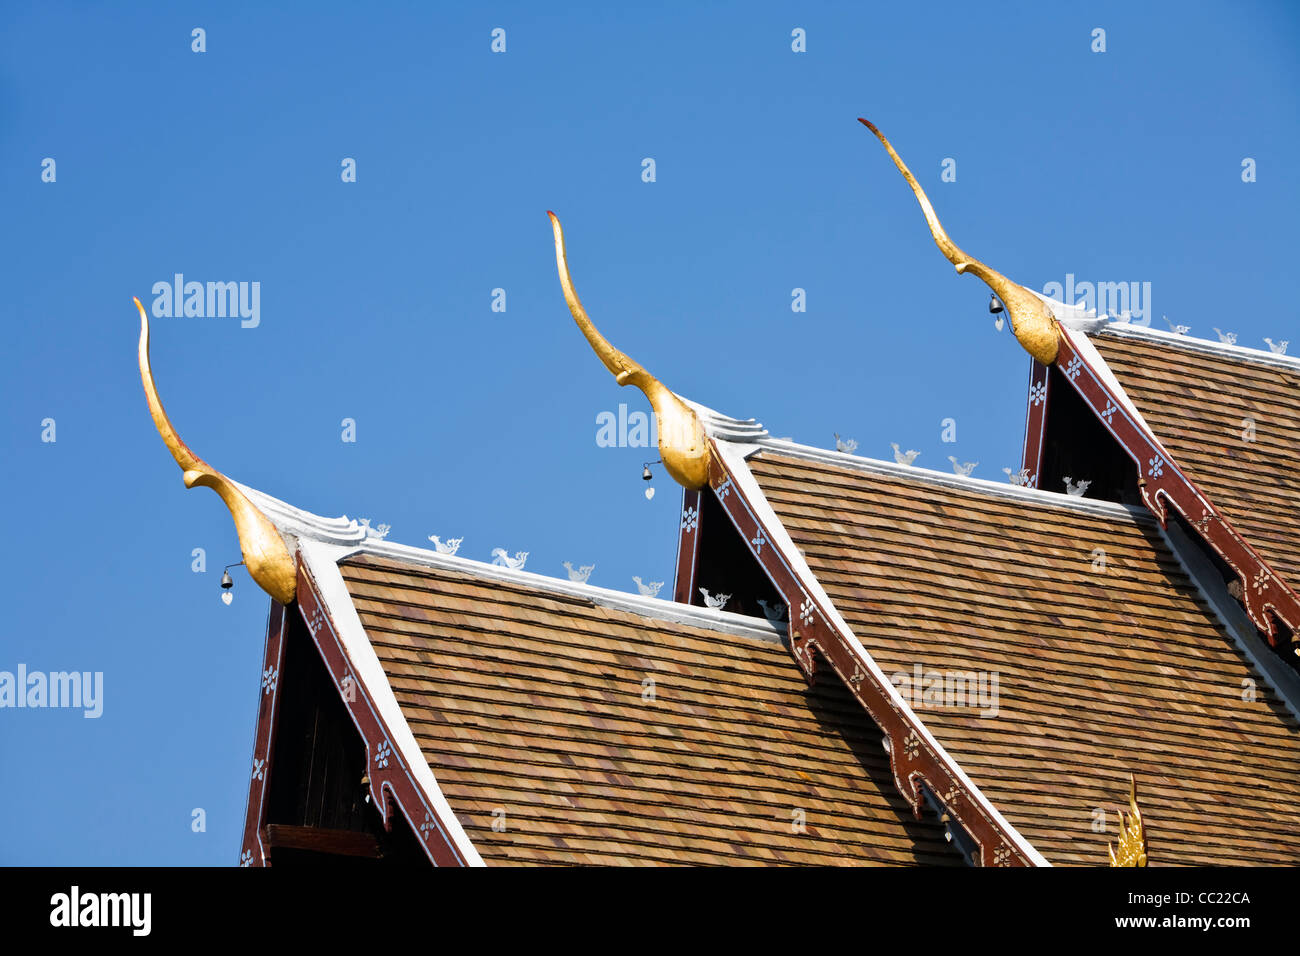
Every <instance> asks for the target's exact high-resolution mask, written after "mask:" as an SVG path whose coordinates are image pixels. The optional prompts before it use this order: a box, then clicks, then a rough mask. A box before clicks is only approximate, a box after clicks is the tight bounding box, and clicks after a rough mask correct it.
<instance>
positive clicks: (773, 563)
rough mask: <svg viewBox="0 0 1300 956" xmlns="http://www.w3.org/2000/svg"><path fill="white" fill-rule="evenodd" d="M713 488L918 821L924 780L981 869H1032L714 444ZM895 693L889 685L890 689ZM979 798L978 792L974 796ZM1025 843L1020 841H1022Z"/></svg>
mask: <svg viewBox="0 0 1300 956" xmlns="http://www.w3.org/2000/svg"><path fill="white" fill-rule="evenodd" d="M710 443H711V444H712V445H713V454H712V455H711V456H710V461H709V485H710V486H711V487H712V488H713V492H714V494H715V495H716V496H717V498H718V501H719V502H720V503H721V505H722V508H723V510H724V511H725V512H726V514H727V516H728V517H729V518H730V519H731V523H732V524H733V525H734V526H735V528H736V530H737V531H738V532H740V535H741V537H742V538H743V539H744V540H745V541H746V542H747V543H748V547H749V551H750V554H752V555H753V556H754V559H755V560H756V561H757V562H758V563H759V565H760V566H761V567H762V568H763V570H764V572H765V573H766V574H767V577H768V579H769V580H770V581H771V582H772V584H773V585H774V586H775V587H776V589H777V591H779V592H780V594H781V597H782V600H784V601H785V604H786V608H787V615H786V616H787V617H788V618H789V624H788V633H789V637H790V649H791V652H792V653H793V655H794V659H795V662H796V663H797V664H798V665H799V668H800V669H801V670H802V671H803V672H804V676H805V677H806V678H807V679H808V681H809V683H811V682H812V681H813V678H814V676H815V669H816V657H815V654H814V651H820V652H821V655H822V657H823V658H824V659H825V660H826V661H828V662H829V663H830V665H831V668H832V669H833V670H834V671H835V673H836V674H837V675H839V677H840V679H841V680H843V681H844V685H845V686H846V687H847V688H848V689H849V691H850V692H851V693H852V694H853V696H854V697H855V698H856V699H857V701H858V703H860V704H861V705H862V707H863V709H865V710H866V712H867V714H868V715H869V716H870V717H871V719H872V720H873V721H875V723H876V725H877V726H878V727H879V728H880V729H881V731H882V732H883V733H884V734H885V738H886V740H887V741H888V749H889V764H890V769H891V771H892V773H893V776H894V784H895V786H897V787H898V790H899V792H900V793H901V794H902V795H903V797H904V798H905V799H906V800H907V801H908V803H909V805H910V806H911V807H912V812H913V813H914V814H915V815H916V817H917V819H920V817H921V810H922V807H923V805H924V802H925V797H924V795H923V793H922V792H921V785H922V783H924V784H925V785H926V787H927V788H928V789H929V791H930V793H931V794H932V796H933V797H934V799H935V800H936V801H937V802H938V803H940V804H942V806H943V808H944V810H946V811H947V812H948V813H950V814H951V815H952V816H953V818H954V819H956V820H957V821H958V822H960V823H961V825H962V826H963V827H964V828H965V829H966V831H967V833H969V834H970V836H971V838H972V839H973V840H974V841H975V843H976V844H977V846H978V847H979V853H980V863H981V865H983V866H1035V865H1038V864H1037V861H1035V860H1032V859H1030V858H1029V857H1028V856H1026V855H1025V854H1024V853H1023V852H1022V851H1021V850H1020V848H1019V846H1018V845H1017V843H1016V840H1015V839H1014V838H1013V836H1012V832H1013V831H1011V830H1010V828H1009V825H1007V824H1005V823H1003V822H1000V821H999V820H997V819H995V818H994V817H993V816H991V815H990V814H989V813H988V812H987V811H986V810H985V808H984V807H983V806H981V804H980V800H984V799H986V798H984V797H983V795H982V794H980V795H979V800H976V799H973V794H972V788H971V786H970V784H968V783H967V782H965V781H964V780H963V775H962V774H961V773H960V772H959V771H958V770H957V768H956V764H955V763H954V762H952V759H951V758H950V757H949V756H948V755H947V754H943V753H940V752H938V751H937V750H936V749H935V748H934V747H932V746H931V744H930V741H931V740H933V738H932V737H931V736H930V734H929V733H928V732H927V731H925V730H924V728H923V726H922V724H921V721H920V720H919V719H918V718H917V717H916V715H914V714H910V713H906V712H904V710H903V709H901V708H900V707H899V706H898V704H897V703H896V701H895V700H894V698H893V697H892V696H891V694H890V693H889V690H887V689H886V687H885V684H884V683H883V682H882V680H881V679H880V678H878V677H877V676H876V672H878V670H879V668H877V667H875V666H874V662H870V663H868V661H869V658H866V657H864V656H863V652H861V651H859V649H858V648H857V647H854V646H853V642H851V641H849V640H848V639H847V638H846V635H844V634H842V633H840V631H839V630H838V628H837V626H836V625H835V624H834V623H832V619H831V617H830V615H829V614H828V613H827V609H826V608H825V607H823V606H822V604H821V601H820V600H818V599H817V598H815V597H813V596H811V595H810V594H808V592H807V590H805V588H804V586H803V584H802V583H801V582H800V580H799V576H798V574H796V572H795V571H794V570H793V569H792V568H791V567H790V564H789V562H788V561H787V560H786V557H785V555H784V554H782V552H781V549H780V548H778V547H777V546H775V545H773V544H772V541H771V538H772V529H770V528H767V527H766V526H764V524H763V522H762V521H761V520H760V519H759V518H758V517H757V514H756V511H755V508H754V507H753V505H752V503H751V502H750V501H749V499H748V498H747V496H746V495H745V493H744V492H743V491H742V490H741V488H740V487H739V485H740V483H739V482H738V481H736V480H735V476H733V475H732V473H731V472H730V470H729V469H728V468H727V466H726V465H725V464H724V463H723V459H722V456H721V454H720V453H719V451H718V447H717V443H716V442H714V441H712V439H710ZM890 689H892V687H891V688H890ZM975 793H978V791H975ZM1021 839H1023V838H1021Z"/></svg>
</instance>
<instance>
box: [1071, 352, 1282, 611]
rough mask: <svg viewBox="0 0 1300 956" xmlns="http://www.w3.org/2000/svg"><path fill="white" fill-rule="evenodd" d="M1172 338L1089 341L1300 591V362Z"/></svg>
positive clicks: (1171, 445) (1165, 439)
mask: <svg viewBox="0 0 1300 956" xmlns="http://www.w3.org/2000/svg"><path fill="white" fill-rule="evenodd" d="M1168 339H1169V337H1167V336H1166V337H1164V339H1163V340H1162V339H1161V338H1157V337H1155V336H1150V335H1148V336H1138V335H1133V334H1127V335H1126V334H1117V333H1114V332H1111V333H1107V334H1102V335H1097V336H1094V337H1093V339H1092V342H1093V345H1095V346H1096V347H1097V350H1098V351H1099V352H1100V353H1101V354H1102V356H1103V357H1104V358H1105V360H1106V364H1107V365H1109V366H1110V368H1111V370H1112V371H1113V372H1114V373H1115V376H1116V378H1118V379H1119V381H1120V384H1121V385H1123V387H1124V390H1125V391H1126V392H1127V393H1128V395H1129V397H1130V398H1131V399H1132V400H1133V403H1134V404H1135V405H1136V406H1137V407H1138V410H1139V411H1141V413H1142V415H1143V417H1144V418H1145V419H1146V420H1147V422H1148V423H1149V424H1150V425H1151V427H1152V429H1153V430H1154V431H1155V433H1156V435H1157V436H1158V437H1159V438H1160V440H1161V442H1162V443H1163V444H1164V445H1165V446H1166V447H1167V448H1168V449H1169V450H1170V451H1171V452H1172V453H1173V455H1174V456H1175V458H1177V460H1178V462H1179V465H1180V466H1181V467H1182V468H1183V470H1184V471H1186V472H1187V474H1188V476H1189V477H1191V478H1192V479H1193V480H1194V481H1195V482H1196V483H1197V485H1199V486H1200V488H1201V489H1202V490H1203V491H1204V492H1205V493H1206V494H1207V495H1209V497H1210V498H1211V500H1213V501H1214V503H1215V504H1216V505H1217V506H1218V507H1219V509H1220V510H1221V511H1223V512H1224V514H1226V515H1227V516H1228V518H1229V519H1230V520H1231V521H1232V523H1233V524H1234V525H1235V526H1236V527H1237V529H1238V530H1239V531H1240V532H1241V533H1242V534H1243V535H1245V537H1246V538H1247V540H1249V541H1250V543H1251V545H1252V546H1253V547H1254V548H1255V549H1256V550H1257V551H1258V552H1259V553H1260V554H1261V555H1262V556H1263V557H1264V558H1265V559H1266V560H1267V561H1268V562H1269V564H1270V565H1272V566H1273V568H1274V569H1275V570H1276V571H1277V572H1278V573H1279V574H1281V575H1282V577H1283V578H1284V579H1285V580H1286V581H1287V582H1288V583H1289V584H1290V585H1291V586H1292V587H1293V588H1294V587H1297V586H1300V363H1295V362H1293V361H1289V362H1281V361H1278V360H1275V359H1272V357H1271V356H1270V355H1268V354H1266V353H1264V354H1261V355H1260V356H1259V358H1258V360H1255V359H1252V358H1251V357H1250V356H1249V353H1247V352H1246V350H1243V349H1231V350H1230V349H1222V348H1220V349H1214V348H1196V347H1194V344H1193V343H1185V344H1184V343H1181V342H1178V341H1169V340H1168ZM1249 437H1253V440H1248V438H1249Z"/></svg>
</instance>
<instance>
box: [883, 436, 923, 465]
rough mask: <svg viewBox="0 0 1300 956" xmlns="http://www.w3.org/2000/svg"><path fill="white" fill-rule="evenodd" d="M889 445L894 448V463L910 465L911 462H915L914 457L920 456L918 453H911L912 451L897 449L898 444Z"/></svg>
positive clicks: (893, 442)
mask: <svg viewBox="0 0 1300 956" xmlns="http://www.w3.org/2000/svg"><path fill="white" fill-rule="evenodd" d="M889 444H890V445H892V446H893V448H894V461H896V462H898V463H899V464H900V465H910V464H911V463H912V462H914V461H916V457H917V456H918V455H919V454H921V453H920V452H919V451H913V450H912V449H908V450H907V451H903V450H902V449H900V448H899V447H898V442H896V441H891V442H890V443H889Z"/></svg>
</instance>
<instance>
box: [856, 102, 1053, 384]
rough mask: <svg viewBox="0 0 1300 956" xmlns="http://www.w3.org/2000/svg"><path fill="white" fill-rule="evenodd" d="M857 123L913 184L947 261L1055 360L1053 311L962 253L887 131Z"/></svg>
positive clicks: (1032, 349)
mask: <svg viewBox="0 0 1300 956" xmlns="http://www.w3.org/2000/svg"><path fill="white" fill-rule="evenodd" d="M858 122H859V123H861V124H862V125H863V126H865V127H866V128H867V129H869V130H871V132H873V133H875V134H876V138H877V139H878V140H880V142H881V143H882V144H883V145H884V147H885V149H886V150H888V151H889V155H890V158H892V159H893V160H894V165H895V166H897V167H898V171H899V172H900V173H902V174H903V178H904V179H906V180H907V184H908V185H909V186H911V187H912V192H914V193H916V201H917V202H919V203H920V204H921V211H922V212H924V213H925V221H926V222H927V223H929V225H930V235H932V236H934V243H935V245H937V246H938V247H939V251H940V252H942V253H943V254H944V256H946V257H947V259H948V261H949V262H951V263H952V264H953V265H954V266H956V267H957V271H958V272H959V273H965V272H973V273H975V275H977V276H979V277H980V278H981V279H983V280H984V282H985V284H987V285H988V287H989V288H991V289H992V290H993V291H994V292H996V293H997V294H998V298H1000V299H1001V300H1002V304H1003V305H1005V306H1006V308H1007V314H1008V315H1010V316H1011V329H1012V331H1014V332H1015V333H1016V338H1017V339H1019V340H1020V344H1021V345H1023V346H1024V348H1025V351H1026V352H1028V353H1029V354H1030V355H1032V356H1033V357H1034V358H1036V359H1038V361H1040V362H1042V363H1043V364H1044V365H1051V364H1052V363H1053V362H1055V361H1056V352H1057V349H1058V347H1059V345H1060V332H1059V330H1058V329H1057V326H1056V318H1055V316H1053V315H1052V313H1051V310H1049V309H1048V308H1047V306H1046V305H1045V304H1044V303H1043V300H1042V299H1040V298H1038V296H1036V295H1034V294H1033V293H1032V292H1030V291H1029V290H1028V289H1026V288H1025V287H1024V286H1022V285H1020V284H1019V283H1016V282H1012V281H1011V280H1010V279H1008V278H1007V277H1006V276H1004V275H1003V274H1002V273H1000V272H998V271H997V270H996V269H990V268H989V267H988V266H986V265H985V264H984V263H982V262H980V261H979V260H978V259H975V258H972V257H971V256H968V255H966V253H964V252H962V251H961V249H959V248H958V247H957V244H956V243H955V242H953V241H952V240H951V239H949V238H948V233H946V232H944V229H943V225H942V224H940V222H939V217H938V216H936V215H935V214H934V207H933V206H931V205H930V200H929V198H927V197H926V195H925V190H924V189H922V188H921V184H920V183H918V182H917V181H916V177H915V176H913V175H912V171H911V170H910V169H908V168H907V164H906V163H904V162H903V160H902V159H901V158H900V157H899V155H898V153H896V152H894V147H893V146H891V145H889V140H887V139H885V134H884V133H882V132H880V130H878V129H876V127H875V126H873V125H872V124H871V123H870V122H868V121H867V120H864V119H862V118H861V117H859V118H858Z"/></svg>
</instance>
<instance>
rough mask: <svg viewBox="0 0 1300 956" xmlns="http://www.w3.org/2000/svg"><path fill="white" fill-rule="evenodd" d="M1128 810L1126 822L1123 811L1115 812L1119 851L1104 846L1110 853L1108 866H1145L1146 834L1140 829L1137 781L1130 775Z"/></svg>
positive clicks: (1140, 815) (1140, 816) (1140, 817)
mask: <svg viewBox="0 0 1300 956" xmlns="http://www.w3.org/2000/svg"><path fill="white" fill-rule="evenodd" d="M1128 808H1129V816H1128V819H1127V820H1125V819H1124V811H1123V810H1116V811H1115V812H1116V813H1118V814H1119V849H1118V850H1116V849H1115V848H1114V847H1113V846H1111V845H1110V844H1109V843H1108V844H1106V849H1107V850H1108V851H1109V852H1110V865H1111V866H1146V865H1147V834H1146V831H1145V830H1144V829H1143V828H1142V811H1141V810H1139V809H1138V802H1137V780H1136V778H1134V776H1133V775H1132V774H1129V777H1128Z"/></svg>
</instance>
